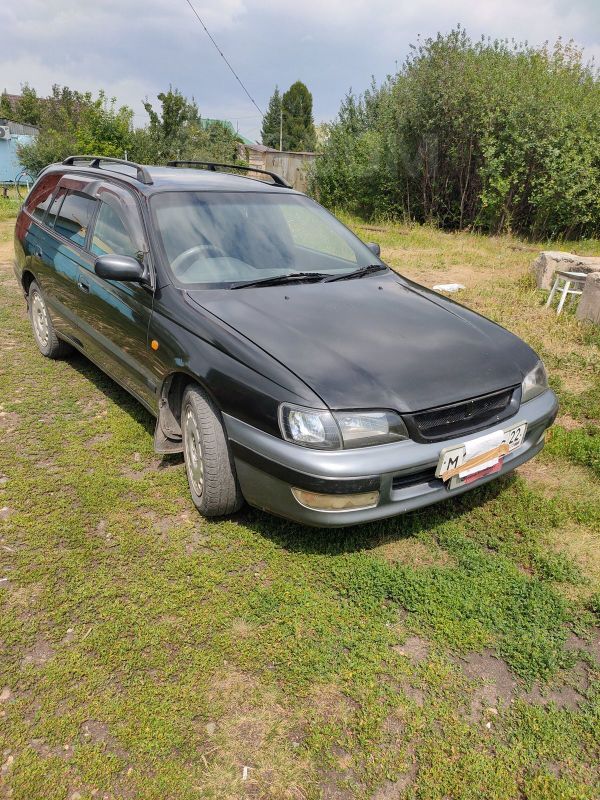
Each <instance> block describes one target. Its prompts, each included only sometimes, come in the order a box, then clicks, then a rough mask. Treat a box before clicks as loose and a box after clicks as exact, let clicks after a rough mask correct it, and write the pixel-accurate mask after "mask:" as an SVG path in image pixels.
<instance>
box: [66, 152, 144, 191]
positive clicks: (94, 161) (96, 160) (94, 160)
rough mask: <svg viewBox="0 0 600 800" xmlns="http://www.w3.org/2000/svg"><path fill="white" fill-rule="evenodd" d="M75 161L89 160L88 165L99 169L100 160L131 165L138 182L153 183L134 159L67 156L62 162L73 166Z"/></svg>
mask: <svg viewBox="0 0 600 800" xmlns="http://www.w3.org/2000/svg"><path fill="white" fill-rule="evenodd" d="M77 161H89V162H90V163H89V164H88V165H87V166H88V167H94V168H95V169H101V166H100V165H101V164H102V162H108V163H109V164H123V165H125V166H126V167H133V168H134V169H135V171H136V178H137V179H138V181H139V182H140V183H146V184H148V185H151V184H152V183H153V181H152V178H151V177H150V173H149V172H148V170H147V169H146V167H143V166H142V165H141V164H136V163H135V161H127V160H126V159H124V158H109V157H108V156H68V157H67V158H65V160H64V161H63V162H62V163H63V164H65V165H66V166H73V165H74V164H75V163H76V162H77Z"/></svg>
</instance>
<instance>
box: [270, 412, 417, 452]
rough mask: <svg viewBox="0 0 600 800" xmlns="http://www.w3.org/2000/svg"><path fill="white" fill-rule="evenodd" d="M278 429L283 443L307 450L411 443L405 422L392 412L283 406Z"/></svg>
mask: <svg viewBox="0 0 600 800" xmlns="http://www.w3.org/2000/svg"><path fill="white" fill-rule="evenodd" d="M279 426H280V428H281V433H282V435H283V438H284V439H287V440H288V442H295V444H301V445H303V446H304V447H315V448H318V449H320V450H339V449H340V448H342V447H367V446H368V445H372V444H387V443H389V442H399V441H402V440H403V439H408V432H407V430H406V427H405V425H404V423H403V422H402V419H401V418H400V417H399V416H398V414H396V413H394V412H393V411H336V412H334V413H332V412H330V411H321V410H312V409H308V408H300V407H298V406H291V405H288V404H287V403H283V404H282V405H281V406H280V407H279Z"/></svg>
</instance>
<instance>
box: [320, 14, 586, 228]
mask: <svg viewBox="0 0 600 800" xmlns="http://www.w3.org/2000/svg"><path fill="white" fill-rule="evenodd" d="M312 188H313V191H314V192H315V193H316V194H317V195H318V196H319V197H320V199H321V200H322V201H323V202H324V203H326V204H327V205H330V206H337V207H345V208H347V209H348V210H351V211H357V212H360V213H363V214H367V215H368V216H377V215H382V214H388V215H393V216H396V217H402V216H404V217H407V218H410V219H414V220H417V221H419V222H436V223H438V224H439V225H441V226H443V227H445V228H449V229H457V228H473V229H479V230H483V231H486V232H493V233H496V232H502V231H515V232H517V233H520V234H525V235H529V236H532V237H537V238H541V237H557V236H565V237H578V236H589V237H592V236H598V234H599V233H600V84H599V81H598V78H597V76H596V72H595V70H594V69H593V68H592V66H590V65H586V64H584V63H583V61H582V53H581V51H580V50H578V49H577V48H576V47H574V45H573V44H572V43H568V44H563V43H562V42H560V41H559V42H558V43H557V44H556V45H555V47H554V48H553V49H549V48H547V47H543V48H533V47H530V46H528V45H522V44H516V43H514V42H512V43H511V42H508V41H491V40H489V39H482V40H481V41H478V42H473V41H472V40H471V39H470V38H469V37H468V36H467V34H466V33H465V31H464V30H462V29H461V28H459V29H457V30H454V31H452V32H451V33H449V34H448V35H445V36H444V35H441V34H440V35H438V36H437V38H436V39H428V40H427V41H425V42H424V43H423V44H422V45H420V46H419V47H417V48H414V49H413V50H412V53H411V55H410V56H409V58H408V59H407V60H406V62H405V63H404V65H403V66H402V68H401V70H400V71H399V72H398V74H397V75H395V76H393V77H391V78H389V79H388V80H387V81H386V82H385V83H384V84H383V85H382V86H379V87H377V86H372V87H371V89H369V91H367V92H366V93H365V94H363V95H361V96H360V97H358V98H355V97H353V96H352V95H350V96H348V97H347V98H346V99H345V100H344V101H343V103H342V106H341V109H340V112H339V115H338V117H337V119H336V121H335V122H334V123H333V124H332V125H331V127H330V130H329V137H328V140H327V143H326V145H325V148H324V155H323V157H322V158H321V159H319V160H318V161H317V163H316V165H315V168H314V173H313V182H312Z"/></svg>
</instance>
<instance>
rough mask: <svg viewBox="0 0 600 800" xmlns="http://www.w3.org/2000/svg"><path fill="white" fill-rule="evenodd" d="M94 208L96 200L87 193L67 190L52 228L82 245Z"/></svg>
mask: <svg viewBox="0 0 600 800" xmlns="http://www.w3.org/2000/svg"><path fill="white" fill-rule="evenodd" d="M95 208H96V200H94V199H93V198H92V197H90V196H89V195H86V194H83V193H82V192H73V191H70V192H68V193H67V195H66V197H65V199H64V200H63V202H62V205H61V207H60V209H59V211H58V214H57V216H56V219H55V221H54V230H55V231H56V232H57V233H60V235H61V236H64V237H65V238H66V239H70V240H71V241H72V242H74V243H75V244H78V245H79V246H80V247H83V246H84V245H85V239H86V235H87V229H88V227H89V224H90V221H91V219H92V216H93V214H94V210H95Z"/></svg>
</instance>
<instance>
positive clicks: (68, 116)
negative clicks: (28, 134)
mask: <svg viewBox="0 0 600 800" xmlns="http://www.w3.org/2000/svg"><path fill="white" fill-rule="evenodd" d="M132 120H133V111H132V110H131V109H130V108H128V107H127V106H121V107H117V105H116V100H115V99H114V98H112V99H111V100H109V99H108V98H107V97H106V95H105V94H104V92H99V93H98V97H97V98H95V99H94V97H93V96H92V93H91V92H85V93H82V92H78V91H75V90H72V89H69V87H67V86H63V87H61V86H53V87H52V94H51V96H50V97H49V98H47V100H45V101H44V103H43V104H40V118H39V125H40V132H39V134H38V136H37V137H36V138H35V140H34V141H33V142H31V143H30V144H26V145H21V146H19V148H18V154H19V159H20V161H21V163H22V164H23V166H24V167H26V168H27V169H28V170H29V171H30V172H31V173H32V174H34V175H35V174H37V173H38V172H39V171H40V170H41V169H43V167H45V166H46V165H47V164H49V163H52V162H54V161H61V160H62V159H63V158H65V157H66V156H68V155H73V154H76V153H94V154H98V155H102V156H113V157H117V158H119V157H122V156H123V154H124V152H125V150H127V149H128V147H129V146H130V142H131V138H132Z"/></svg>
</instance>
